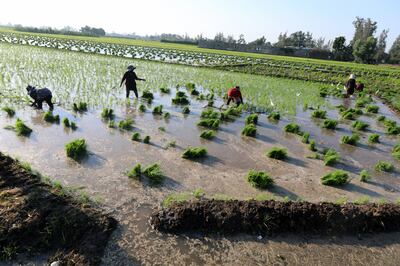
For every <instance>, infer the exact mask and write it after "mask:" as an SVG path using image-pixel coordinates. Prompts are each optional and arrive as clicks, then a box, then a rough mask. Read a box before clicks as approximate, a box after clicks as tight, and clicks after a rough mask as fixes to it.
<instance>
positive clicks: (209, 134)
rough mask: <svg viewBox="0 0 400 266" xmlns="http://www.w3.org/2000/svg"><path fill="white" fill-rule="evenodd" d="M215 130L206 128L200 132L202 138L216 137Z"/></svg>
mask: <svg viewBox="0 0 400 266" xmlns="http://www.w3.org/2000/svg"><path fill="white" fill-rule="evenodd" d="M215 135H216V134H215V131H214V130H204V131H203V132H201V134H200V138H203V139H213V138H214V137H215Z"/></svg>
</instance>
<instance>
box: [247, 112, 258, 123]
mask: <svg viewBox="0 0 400 266" xmlns="http://www.w3.org/2000/svg"><path fill="white" fill-rule="evenodd" d="M257 122H258V114H251V115H249V116H247V117H246V125H249V124H253V125H257Z"/></svg>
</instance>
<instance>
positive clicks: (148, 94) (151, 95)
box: [142, 90, 154, 102]
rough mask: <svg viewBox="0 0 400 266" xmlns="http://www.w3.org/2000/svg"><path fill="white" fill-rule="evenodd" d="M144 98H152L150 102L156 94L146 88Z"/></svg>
mask: <svg viewBox="0 0 400 266" xmlns="http://www.w3.org/2000/svg"><path fill="white" fill-rule="evenodd" d="M142 98H143V99H146V100H148V101H149V100H150V102H151V101H152V100H153V99H154V95H153V93H152V92H151V91H149V90H144V91H143V93H142Z"/></svg>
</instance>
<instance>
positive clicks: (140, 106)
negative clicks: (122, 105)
mask: <svg viewBox="0 0 400 266" xmlns="http://www.w3.org/2000/svg"><path fill="white" fill-rule="evenodd" d="M139 112H142V113H144V112H146V105H144V104H141V105H139Z"/></svg>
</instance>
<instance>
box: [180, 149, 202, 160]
mask: <svg viewBox="0 0 400 266" xmlns="http://www.w3.org/2000/svg"><path fill="white" fill-rule="evenodd" d="M206 155H207V150H206V148H203V147H194V148H187V149H186V150H185V151H184V152H183V154H182V158H185V159H198V158H203V157H205V156H206Z"/></svg>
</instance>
